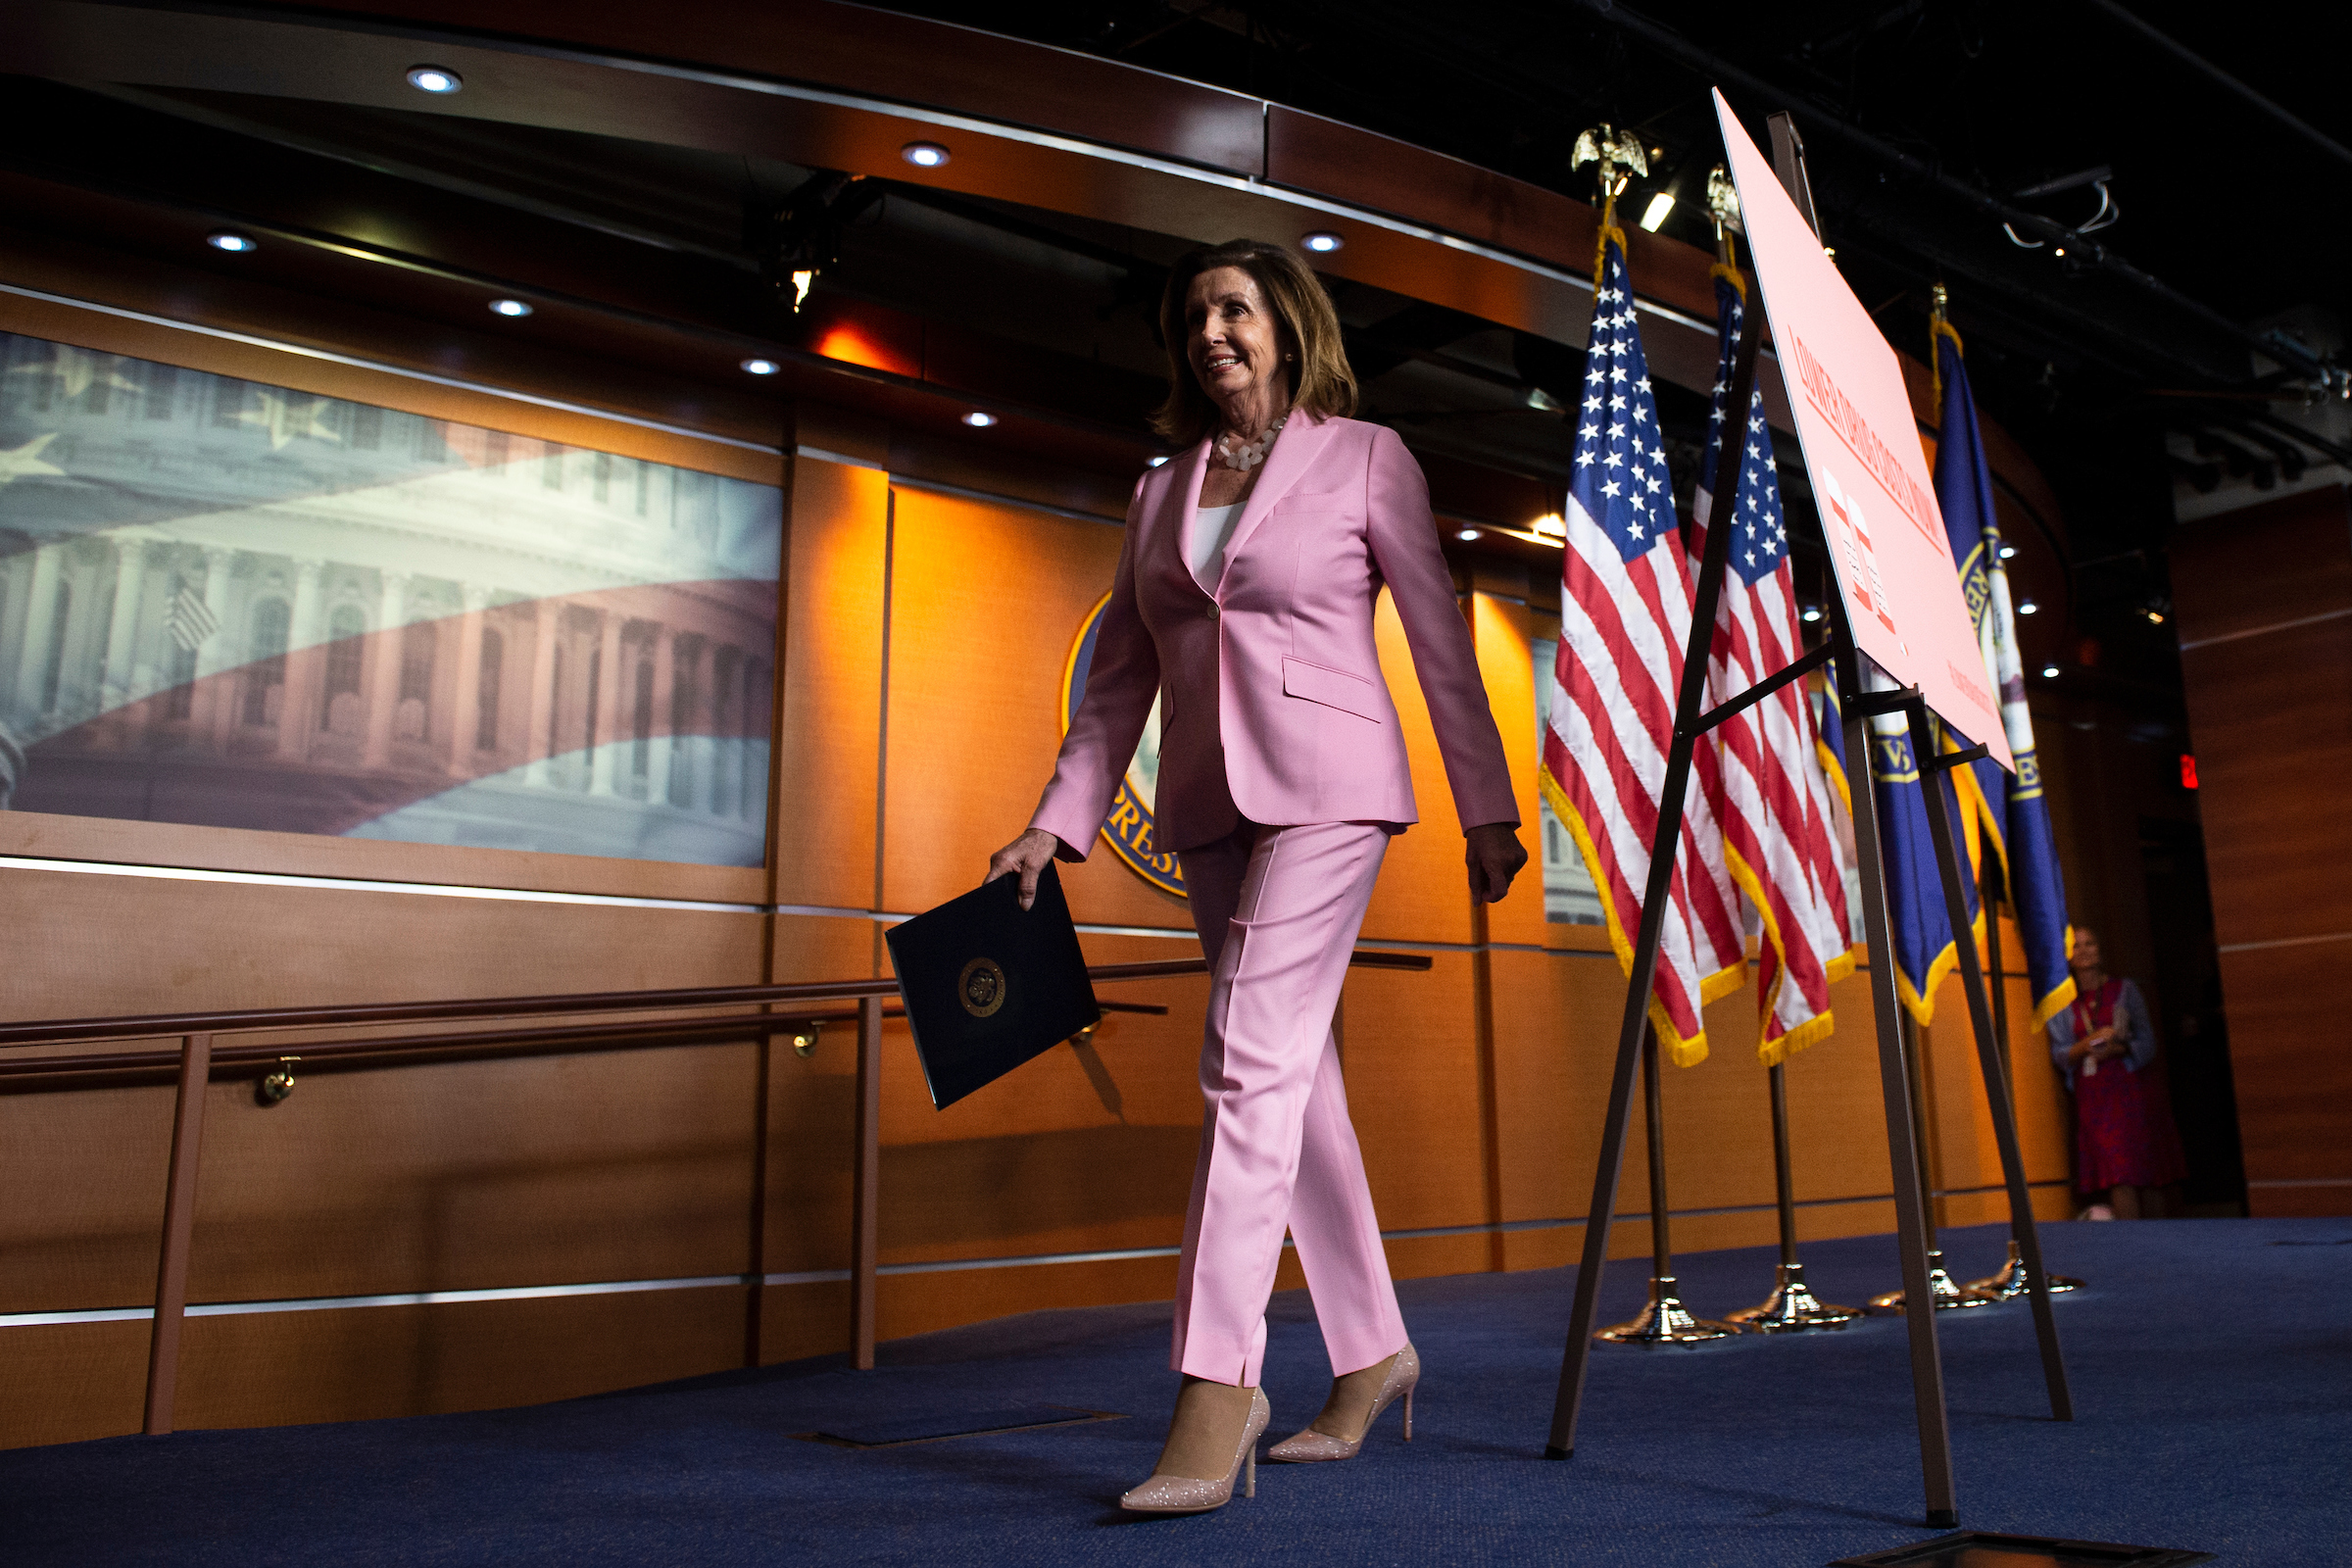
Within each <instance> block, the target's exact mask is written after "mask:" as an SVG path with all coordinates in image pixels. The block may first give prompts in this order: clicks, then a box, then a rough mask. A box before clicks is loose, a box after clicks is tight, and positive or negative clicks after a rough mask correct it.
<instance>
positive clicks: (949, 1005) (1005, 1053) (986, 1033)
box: [884, 862, 1103, 1110]
mask: <svg viewBox="0 0 2352 1568" xmlns="http://www.w3.org/2000/svg"><path fill="white" fill-rule="evenodd" d="M884 940H886V941H887V942H889V944H890V961H891V965H892V967H893V968H895V969H896V970H897V971H898V976H899V995H900V997H901V998H902V999H903V1000H904V1001H905V1002H906V1004H907V1025H908V1026H909V1027H910V1028H911V1029H912V1030H913V1031H914V1049H915V1053H916V1054H918V1055H920V1056H921V1057H922V1061H923V1079H924V1081H925V1082H926V1083H928V1084H929V1085H930V1088H931V1103H932V1104H933V1105H934V1106H936V1107H937V1108H939V1109H941V1110H945V1109H946V1108H947V1107H948V1106H950V1105H952V1104H954V1103H956V1102H957V1101H958V1100H961V1099H962V1098H963V1097H964V1096H966V1095H968V1094H970V1093H971V1092H972V1091H973V1090H975V1089H979V1088H981V1087H983V1086H985V1085H987V1084H991V1083H994V1082H996V1080H998V1079H999V1078H1002V1077H1004V1076H1005V1074H1006V1073H1008V1072H1010V1071H1012V1069H1013V1068H1015V1067H1018V1066H1019V1065H1020V1064H1021V1063H1023V1062H1025V1061H1027V1060H1029V1059H1030V1058H1031V1057H1033V1056H1037V1055H1041V1054H1044V1053H1045V1052H1047V1051H1050V1050H1052V1049H1053V1048H1054V1046H1057V1045H1059V1044H1060V1043H1061V1042H1062V1041H1064V1040H1067V1039H1069V1038H1070V1037H1071V1036H1073V1035H1075V1034H1076V1033H1078V1031H1079V1030H1081V1029H1084V1028H1085V1027H1086V1026H1087V1025H1088V1024H1091V1023H1094V1022H1095V1021H1096V1020H1098V1019H1099V1018H1101V1017H1102V1015H1103V1014H1102V1009H1101V1008H1100V1007H1099V1006H1097V1005H1096V1004H1095V988H1094V983H1093V982H1092V981H1091V980H1089V979H1088V978H1087V974H1086V956H1085V955H1083V954H1081V953H1080V952H1079V951H1078V932H1077V930H1076V929H1075V928H1074V927H1073V926H1072V925H1071V924H1070V907H1069V904H1068V903H1067V902H1066V901H1065V900H1064V899H1063V898H1062V896H1061V878H1060V877H1059V876H1057V875H1056V874H1055V873H1054V866H1053V864H1052V862H1048V863H1047V865H1046V868H1045V870H1044V871H1043V872H1041V873H1040V874H1039V876H1038V879H1037V900H1036V902H1035V903H1034V904H1033V905H1032V906H1031V907H1028V908H1026V909H1024V908H1022V907H1021V899H1020V879H1019V878H1017V877H1010V876H1006V877H999V878H998V879H997V880H996V881H994V882H991V883H988V884H986V885H985V886H983V887H979V888H976V889H974V890H973V891H971V892H969V893H966V894H964V895H963V896H962V897H961V898H956V899H950V900H949V901H948V902H947V903H945V904H943V905H941V906H940V907H938V908H936V909H929V910H926V911H925V912H923V913H921V914H918V915H916V916H915V917H914V918H913V919H911V920H907V921H904V922H902V923H901V924H898V925H895V926H893V927H891V928H890V930H889V932H888V933H886V935H885V937H884Z"/></svg>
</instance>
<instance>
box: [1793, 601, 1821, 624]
mask: <svg viewBox="0 0 2352 1568" xmlns="http://www.w3.org/2000/svg"><path fill="white" fill-rule="evenodd" d="M1796 618H1797V619H1799V620H1801V621H1804V622H1806V623H1808V624H1810V623H1811V622H1813V621H1816V620H1819V619H1820V618H1821V607H1820V606H1819V605H1807V606H1806V607H1805V608H1804V609H1803V610H1801V611H1799V612H1797V616H1796Z"/></svg>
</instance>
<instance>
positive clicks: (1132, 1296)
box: [877, 1214, 1296, 1340]
mask: <svg viewBox="0 0 2352 1568" xmlns="http://www.w3.org/2000/svg"><path fill="white" fill-rule="evenodd" d="M1182 1217H1183V1216H1182V1215H1181V1214H1179V1215H1178V1218H1179V1220H1181V1219H1182ZM1170 1245H1171V1246H1172V1245H1174V1244H1172V1243H1171V1244H1170ZM1284 1256H1285V1259H1286V1261H1287V1259H1288V1257H1289V1254H1288V1253H1287V1252H1286V1253H1285V1254H1284ZM1290 1266H1291V1267H1293V1268H1295V1267H1296V1265H1295V1264H1292V1265H1290ZM1276 1288H1277V1289H1284V1290H1287V1289H1292V1288H1295V1287H1294V1286H1293V1285H1292V1284H1291V1283H1286V1282H1283V1281H1277V1282H1276ZM1175 1295H1176V1258H1175V1256H1174V1254H1172V1253H1167V1254H1161V1255H1158V1256H1152V1257H1110V1258H1089V1259H1086V1260H1084V1261H1079V1262H1069V1263H1032V1264H1014V1265H1009V1266H1001V1267H996V1268H971V1269H952V1270H945V1271H942V1272H939V1273H925V1274H890V1275H885V1276H884V1277H883V1280H882V1293H881V1300H880V1303H879V1311H878V1317H877V1323H878V1325H879V1327H878V1330H877V1332H878V1333H879V1335H880V1337H881V1338H883V1339H886V1340H895V1339H902V1338H904V1337H906V1336H907V1335H910V1334H931V1333H936V1332H937V1331H939V1330H941V1329H952V1328H960V1327H962V1326H963V1325H964V1324H966V1323H979V1322H984V1321H986V1320H987V1319H989V1318H997V1317H1005V1316H1009V1315H1010V1314H1012V1313H1015V1312H1036V1311H1041V1310H1046V1309H1049V1308H1054V1307H1069V1306H1116V1305H1120V1304H1122V1303H1126V1302H1139V1301H1168V1300H1172V1299H1174V1298H1175Z"/></svg>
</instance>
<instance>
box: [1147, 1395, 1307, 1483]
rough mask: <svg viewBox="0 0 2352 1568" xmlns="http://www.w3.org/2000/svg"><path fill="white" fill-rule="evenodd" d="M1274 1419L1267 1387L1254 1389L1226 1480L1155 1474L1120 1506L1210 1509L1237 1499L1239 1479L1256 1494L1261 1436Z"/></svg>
mask: <svg viewBox="0 0 2352 1568" xmlns="http://www.w3.org/2000/svg"><path fill="white" fill-rule="evenodd" d="M1180 1413H1181V1409H1180ZM1273 1421H1274V1409H1273V1406H1271V1405H1269V1404H1268V1403H1266V1395H1265V1391H1264V1390H1263V1389H1251V1390H1250V1419H1249V1420H1248V1421H1247V1422H1246V1423H1244V1425H1243V1427H1242V1438H1241V1442H1240V1443H1239V1444H1238V1445H1237V1446H1235V1448H1234V1454H1233V1467H1232V1468H1231V1469H1230V1470H1228V1471H1227V1472H1226V1473H1225V1476H1224V1479H1223V1480H1220V1481H1202V1480H1199V1479H1197V1478H1195V1477H1192V1476H1170V1475H1154V1476H1153V1477H1152V1479H1151V1480H1149V1481H1147V1482H1145V1483H1144V1484H1143V1485H1142V1486H1140V1487H1137V1488H1136V1489H1135V1490H1134V1491H1132V1492H1130V1493H1128V1494H1126V1495H1124V1496H1122V1497H1120V1498H1119V1506H1120V1507H1122V1508H1125V1509H1127V1510H1128V1511H1129V1512H1131V1513H1208V1512H1210V1511H1212V1510H1214V1509H1217V1508H1222V1507H1224V1506H1225V1504H1226V1503H1228V1502H1230V1501H1232V1500H1233V1489H1234V1485H1235V1483H1236V1482H1239V1483H1240V1484H1241V1488H1242V1495H1243V1496H1245V1497H1254V1496H1256V1495H1257V1440H1258V1439H1259V1438H1261V1437H1263V1436H1265V1431H1266V1428H1267V1427H1268V1426H1270V1425H1272V1424H1273Z"/></svg>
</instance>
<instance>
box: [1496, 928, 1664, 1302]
mask: <svg viewBox="0 0 2352 1568" xmlns="http://www.w3.org/2000/svg"><path fill="white" fill-rule="evenodd" d="M1490 961H1491V962H1492V963H1493V965H1494V975H1495V987H1494V998H1495V1001H1494V1018H1495V1152H1496V1161H1497V1164H1498V1166H1499V1169H1500V1173H1501V1183H1500V1186H1501V1205H1502V1207H1501V1213H1500V1214H1499V1215H1498V1216H1497V1217H1498V1218H1499V1219H1500V1220H1501V1221H1503V1222H1504V1223H1512V1222H1518V1221H1527V1220H1549V1219H1561V1220H1565V1219H1569V1218H1582V1217H1583V1215H1584V1213H1585V1211H1586V1205H1587V1204H1588V1203H1590V1202H1591V1201H1592V1197H1593V1161H1594V1160H1595V1159H1597V1158H1598V1157H1599V1153H1600V1131H1601V1127H1600V1124H1601V1113H1602V1111H1603V1110H1604V1109H1605V1108H1606V1107H1607V1104H1608V1094H1609V1072H1610V1068H1611V1065H1612V1062H1611V1059H1610V1058H1611V1056H1612V1055H1613V1054H1614V1048H1615V1042H1616V1019H1617V1014H1618V1011H1619V1009H1620V1008H1622V1007H1623V1006H1624V1005H1625V978H1624V976H1623V975H1622V974H1621V973H1620V972H1619V970H1618V968H1617V963H1616V959H1615V958H1614V957H1613V956H1611V957H1598V956H1592V957H1588V956H1582V955H1574V956H1571V955H1559V954H1546V953H1527V952H1511V951H1501V952H1496V953H1495V954H1493V955H1492V956H1491V960H1490ZM1641 1131H1642V1126H1641V1123H1640V1122H1639V1121H1637V1122H1636V1124H1635V1132H1636V1134H1637V1135H1639V1134H1640V1133H1641ZM1628 1161H1629V1163H1628V1166H1627V1170H1626V1177H1627V1182H1628V1184H1629V1185H1631V1184H1633V1183H1634V1181H1635V1178H1637V1177H1639V1178H1640V1180H1641V1184H1642V1188H1643V1191H1642V1201H1644V1202H1646V1201H1647V1197H1648V1195H1647V1191H1646V1185H1647V1172H1646V1169H1645V1167H1643V1166H1642V1163H1641V1162H1640V1161H1638V1160H1635V1159H1633V1157H1632V1156H1631V1155H1629V1156H1628ZM1618 1206H1619V1207H1620V1208H1621V1209H1623V1208H1626V1207H1628V1206H1633V1205H1631V1200H1629V1199H1627V1198H1624V1197H1622V1196H1621V1197H1620V1199H1619V1203H1618ZM1526 1234H1528V1235H1531V1236H1532V1235H1544V1236H1546V1237H1549V1238H1550V1240H1549V1241H1547V1242H1546V1243H1545V1244H1544V1246H1545V1248H1546V1250H1547V1253H1548V1250H1551V1249H1552V1248H1554V1247H1556V1248H1557V1250H1558V1257H1557V1258H1556V1261H1561V1262H1564V1261H1566V1260H1567V1258H1568V1257H1569V1256H1570V1255H1571V1254H1572V1250H1573V1248H1574V1246H1575V1245H1576V1242H1575V1239H1574V1237H1573V1235H1572V1234H1568V1235H1565V1239H1564V1241H1563V1239H1562V1237H1561V1236H1554V1235H1553V1234H1552V1233H1547V1232H1535V1233H1526ZM1509 1245H1510V1247H1511V1248H1512V1249H1518V1248H1522V1247H1525V1246H1528V1245H1533V1244H1531V1243H1525V1242H1522V1241H1520V1240H1519V1239H1518V1238H1517V1237H1513V1238H1512V1239H1511V1240H1510V1244H1509ZM1513 1266H1515V1267H1524V1266H1528V1265H1527V1264H1526V1263H1523V1262H1521V1261H1519V1259H1518V1256H1517V1254H1516V1252H1514V1254H1513Z"/></svg>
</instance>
